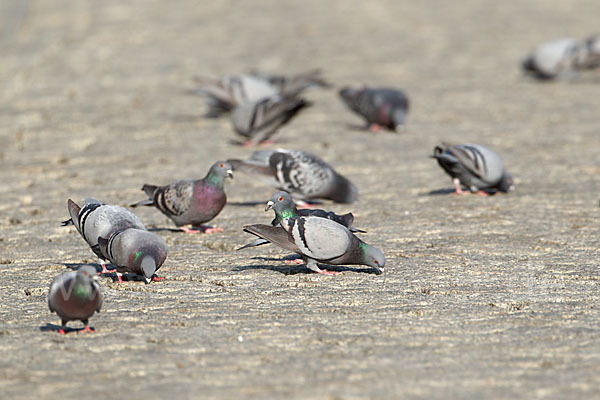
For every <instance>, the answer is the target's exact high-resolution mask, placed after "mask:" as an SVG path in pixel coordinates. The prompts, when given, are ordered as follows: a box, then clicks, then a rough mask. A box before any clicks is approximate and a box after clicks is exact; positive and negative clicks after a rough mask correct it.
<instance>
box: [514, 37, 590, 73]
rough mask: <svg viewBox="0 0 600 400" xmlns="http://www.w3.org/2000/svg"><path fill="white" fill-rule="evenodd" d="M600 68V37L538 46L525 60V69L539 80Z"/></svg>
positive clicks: (561, 40)
mask: <svg viewBox="0 0 600 400" xmlns="http://www.w3.org/2000/svg"><path fill="white" fill-rule="evenodd" d="M598 67H600V35H594V36H590V37H589V38H587V39H585V40H584V41H581V42H579V41H577V40H575V39H572V38H561V39H557V40H553V41H551V42H547V43H544V44H542V45H540V46H538V47H537V48H536V49H535V50H534V51H533V52H532V53H531V54H530V55H529V56H527V58H525V60H523V69H524V70H525V72H526V73H528V74H530V75H532V76H534V77H536V78H538V79H554V78H558V77H564V76H570V75H572V74H573V73H574V72H575V71H578V70H583V69H592V68H598Z"/></svg>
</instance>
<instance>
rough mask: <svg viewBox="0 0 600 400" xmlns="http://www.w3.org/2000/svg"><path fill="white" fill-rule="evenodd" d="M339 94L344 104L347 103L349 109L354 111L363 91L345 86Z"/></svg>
mask: <svg viewBox="0 0 600 400" xmlns="http://www.w3.org/2000/svg"><path fill="white" fill-rule="evenodd" d="M338 93H339V95H340V97H341V98H342V100H343V101H344V103H346V105H347V106H348V107H350V108H352V109H354V108H355V106H356V104H357V102H358V97H359V96H360V93H361V90H360V89H352V88H351V87H348V86H345V87H343V88H341V89H340V91H339V92H338Z"/></svg>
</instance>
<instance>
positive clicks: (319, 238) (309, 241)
mask: <svg viewBox="0 0 600 400" xmlns="http://www.w3.org/2000/svg"><path fill="white" fill-rule="evenodd" d="M244 231H246V232H248V233H251V234H253V235H255V236H258V237H259V238H263V239H266V240H268V241H269V242H271V243H273V244H275V245H277V246H279V247H281V248H283V249H286V250H289V251H293V252H295V253H297V254H299V255H300V256H302V259H303V260H304V262H305V263H306V266H307V267H308V269H310V270H311V271H314V272H317V273H320V274H328V275H335V274H337V273H336V272H331V271H327V270H323V269H321V268H319V266H318V262H322V263H326V264H332V265H345V264H362V265H368V266H370V267H372V268H374V269H375V272H376V273H378V274H381V273H382V272H383V270H384V267H385V257H384V256H383V253H382V252H381V251H380V250H379V249H377V248H375V247H373V246H371V245H368V244H366V243H365V242H363V241H362V240H360V239H359V238H357V237H356V236H355V235H354V234H353V233H352V232H350V231H349V230H348V228H346V227H345V226H343V225H341V224H338V223H337V222H334V221H332V220H329V219H327V218H320V217H312V216H311V217H293V218H286V219H284V220H282V221H281V224H280V225H279V226H271V225H262V224H256V225H246V226H244Z"/></svg>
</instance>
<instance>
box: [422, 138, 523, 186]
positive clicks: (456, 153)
mask: <svg viewBox="0 0 600 400" xmlns="http://www.w3.org/2000/svg"><path fill="white" fill-rule="evenodd" d="M431 157H432V158H435V159H437V161H438V163H439V164H440V166H441V167H442V168H443V169H444V171H446V173H447V174H448V175H450V176H451V177H452V182H453V183H454V187H455V188H456V192H455V193H456V194H463V193H464V192H463V190H462V189H461V185H462V186H466V187H467V188H468V189H469V190H470V191H471V192H477V193H479V194H481V195H484V196H485V195H487V192H486V191H500V192H509V191H511V190H513V189H514V185H513V178H512V176H511V175H510V174H508V173H507V172H506V170H505V169H504V162H503V161H502V158H501V157H500V156H499V155H498V154H497V153H495V152H493V151H492V150H490V149H488V148H487V147H483V146H480V145H477V144H460V145H450V144H447V143H442V144H440V145H439V146H436V147H435V148H434V150H433V155H432V156H431ZM484 190H485V191H484Z"/></svg>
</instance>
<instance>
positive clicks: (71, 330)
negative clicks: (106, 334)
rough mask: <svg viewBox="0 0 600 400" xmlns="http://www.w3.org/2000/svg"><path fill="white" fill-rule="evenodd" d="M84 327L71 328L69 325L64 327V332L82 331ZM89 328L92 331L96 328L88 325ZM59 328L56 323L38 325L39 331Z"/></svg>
mask: <svg viewBox="0 0 600 400" xmlns="http://www.w3.org/2000/svg"><path fill="white" fill-rule="evenodd" d="M83 329H84V328H71V327H68V326H67V327H65V334H68V333H71V332H79V331H83ZM90 329H91V330H92V331H94V332H95V331H96V329H94V328H93V327H91V326H90ZM59 330H60V325H56V324H49V323H46V325H42V326H40V331H42V332H58V331H59Z"/></svg>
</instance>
